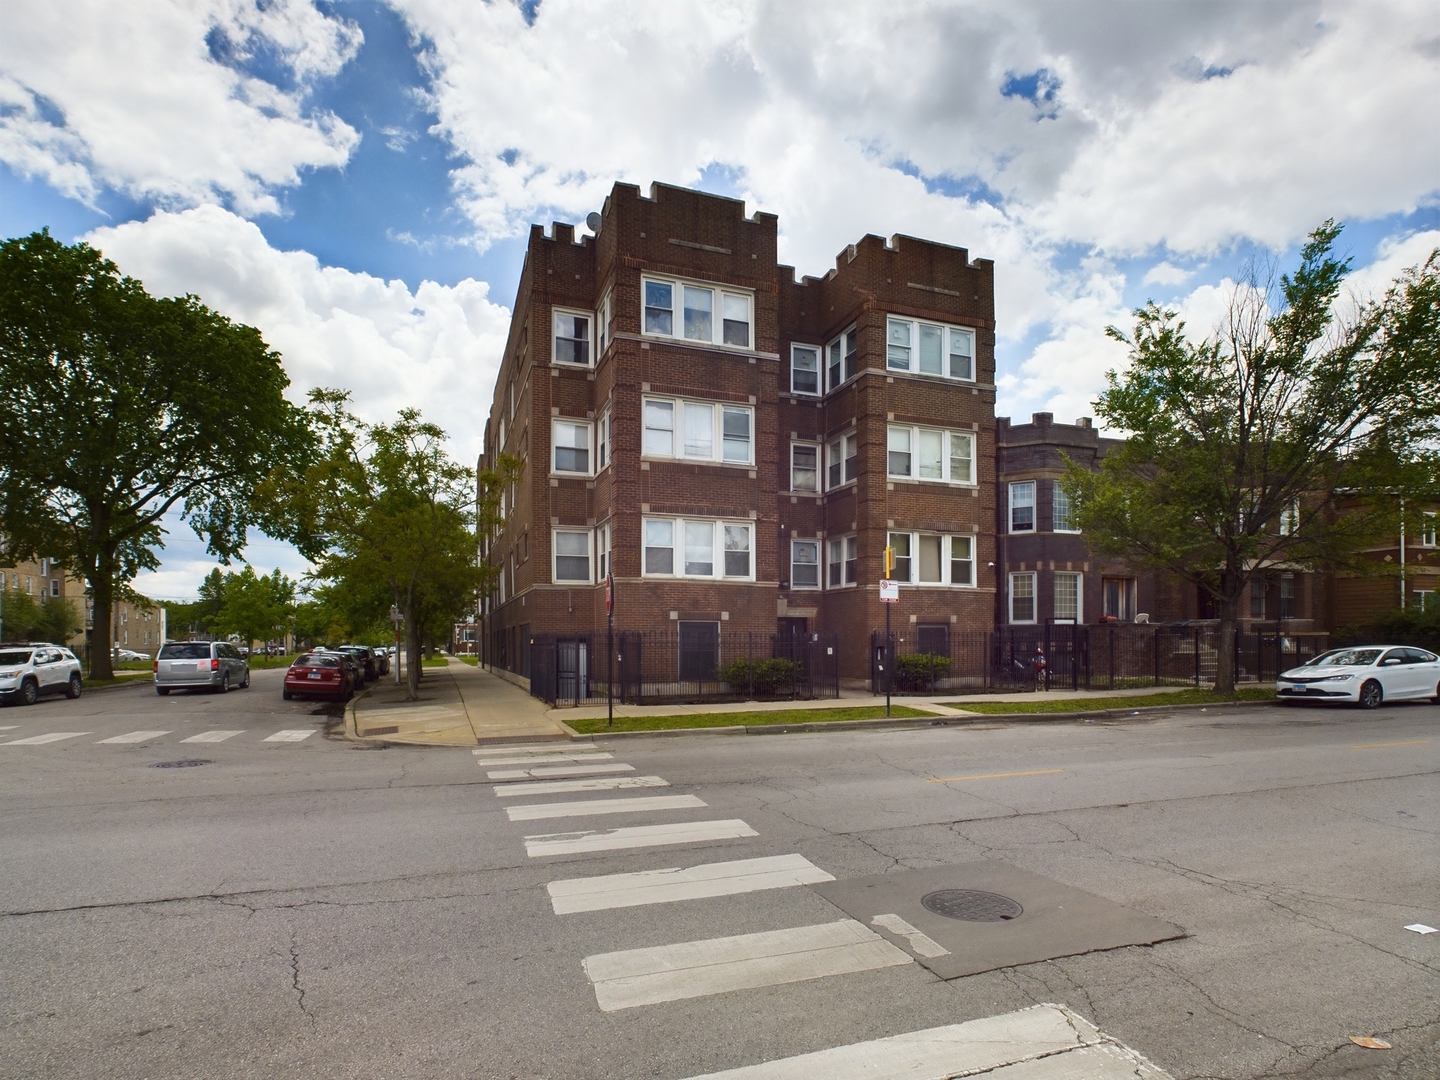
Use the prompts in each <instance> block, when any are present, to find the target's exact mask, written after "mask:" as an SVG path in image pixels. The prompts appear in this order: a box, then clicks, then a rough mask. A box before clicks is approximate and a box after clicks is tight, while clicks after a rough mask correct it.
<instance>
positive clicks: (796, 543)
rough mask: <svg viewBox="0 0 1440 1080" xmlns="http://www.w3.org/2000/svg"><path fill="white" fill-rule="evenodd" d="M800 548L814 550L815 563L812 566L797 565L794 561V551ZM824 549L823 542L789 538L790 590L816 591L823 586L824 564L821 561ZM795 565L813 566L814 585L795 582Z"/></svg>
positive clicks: (803, 564)
mask: <svg viewBox="0 0 1440 1080" xmlns="http://www.w3.org/2000/svg"><path fill="white" fill-rule="evenodd" d="M801 547H805V548H810V549H813V550H814V552H815V562H814V563H813V564H812V563H797V562H796V560H795V552H796V550H797V549H798V548H801ZM824 547H825V543H824V541H823V540H804V539H796V538H793V537H792V538H791V540H790V588H792V589H815V590H818V589H819V588H820V587H821V586H822V585H824V584H825V564H824V562H823V561H822V560H823V558H824V554H825V551H824ZM797 565H798V566H811V565H813V566H814V567H815V584H814V585H802V584H800V583H799V582H798V581H796V580H795V567H796V566H797Z"/></svg>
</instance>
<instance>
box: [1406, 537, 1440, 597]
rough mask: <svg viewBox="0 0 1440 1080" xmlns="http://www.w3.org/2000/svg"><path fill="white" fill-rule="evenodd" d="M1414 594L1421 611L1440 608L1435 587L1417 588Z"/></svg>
mask: <svg viewBox="0 0 1440 1080" xmlns="http://www.w3.org/2000/svg"><path fill="white" fill-rule="evenodd" d="M1432 546H1433V545H1432ZM1412 595H1413V596H1414V597H1415V606H1416V607H1417V608H1419V609H1420V610H1421V611H1436V610H1440V608H1436V606H1435V590H1434V589H1416V590H1415V592H1414V593H1413V594H1412Z"/></svg>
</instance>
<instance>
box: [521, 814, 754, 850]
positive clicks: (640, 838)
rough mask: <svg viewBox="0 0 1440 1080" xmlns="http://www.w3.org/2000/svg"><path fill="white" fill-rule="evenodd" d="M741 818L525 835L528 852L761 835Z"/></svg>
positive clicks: (648, 845) (657, 845) (691, 841)
mask: <svg viewBox="0 0 1440 1080" xmlns="http://www.w3.org/2000/svg"><path fill="white" fill-rule="evenodd" d="M759 835H760V834H759V833H757V832H756V831H755V830H754V829H752V828H751V827H750V826H749V825H746V824H745V822H743V821H741V820H740V819H739V818H731V819H728V820H725V821H679V822H675V823H674V824H671V825H632V826H630V827H628V828H624V829H605V830H590V831H586V832H568V833H548V834H545V835H543V836H527V837H525V854H526V855H529V856H530V857H531V858H532V859H534V858H539V857H540V856H542V855H580V854H585V853H587V852H591V851H623V850H625V849H626V848H642V847H663V846H665V845H666V844H701V843H704V842H705V841H707V840H733V839H735V838H737V837H741V836H759Z"/></svg>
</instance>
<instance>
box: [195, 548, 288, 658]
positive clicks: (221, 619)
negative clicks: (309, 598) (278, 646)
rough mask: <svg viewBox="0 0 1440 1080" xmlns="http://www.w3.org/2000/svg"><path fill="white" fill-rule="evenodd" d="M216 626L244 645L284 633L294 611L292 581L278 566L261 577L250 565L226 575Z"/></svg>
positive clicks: (221, 631)
mask: <svg viewBox="0 0 1440 1080" xmlns="http://www.w3.org/2000/svg"><path fill="white" fill-rule="evenodd" d="M222 601H223V603H222V606H221V608H220V613H219V615H218V616H217V617H216V619H215V627H216V629H217V630H218V631H219V632H220V633H222V634H226V635H230V634H235V635H238V636H239V637H240V639H241V641H243V642H244V643H245V645H246V646H250V645H253V644H254V643H255V642H256V641H268V640H269V639H270V638H273V637H278V636H280V635H281V634H283V633H284V632H285V630H286V629H287V628H288V627H289V625H290V619H291V617H292V616H293V615H294V612H295V583H294V582H293V581H292V580H290V578H288V577H286V576H285V575H284V574H283V573H281V572H280V571H279V570H278V569H277V570H275V571H274V572H273V573H271V574H266V575H264V576H263V577H262V576H260V575H258V574H256V573H255V570H254V568H253V567H250V566H246V567H245V568H244V569H242V570H241V571H240V572H239V573H232V574H228V575H226V577H225V582H224V586H223V593H222Z"/></svg>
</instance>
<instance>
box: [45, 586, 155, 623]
mask: <svg viewBox="0 0 1440 1080" xmlns="http://www.w3.org/2000/svg"><path fill="white" fill-rule="evenodd" d="M50 595H51V596H59V595H60V579H59V578H51V579H50ZM146 617H147V618H148V617H149V616H146Z"/></svg>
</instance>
